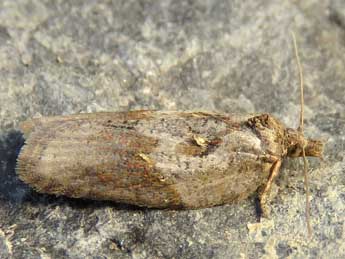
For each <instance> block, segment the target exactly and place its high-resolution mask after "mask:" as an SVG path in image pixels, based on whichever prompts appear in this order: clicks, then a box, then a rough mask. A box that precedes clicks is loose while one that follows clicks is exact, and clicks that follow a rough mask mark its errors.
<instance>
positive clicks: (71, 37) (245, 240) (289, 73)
mask: <svg viewBox="0 0 345 259" xmlns="http://www.w3.org/2000/svg"><path fill="white" fill-rule="evenodd" d="M290 30H293V31H294V32H295V33H296V35H297V40H298V43H299V48H300V56H301V61H302V64H303V67H304V74H305V117H306V126H305V127H306V133H305V134H306V135H308V136H313V137H315V138H318V139H322V140H324V141H325V143H326V148H325V153H324V161H318V160H317V159H309V161H310V163H311V168H312V171H311V175H310V188H311V196H312V203H311V213H312V220H311V222H312V227H313V231H314V232H313V237H312V239H310V240H309V239H308V238H307V233H306V223H305V213H304V211H305V204H304V201H305V193H304V189H303V174H302V164H301V161H300V160H298V159H297V160H296V159H295V160H293V159H288V160H286V161H285V163H284V165H283V168H282V170H281V174H280V177H279V179H278V181H277V182H276V184H275V185H274V187H273V191H272V195H271V196H272V201H271V206H270V207H271V218H270V219H265V220H263V221H261V222H258V219H257V216H256V213H255V204H254V203H255V202H254V200H255V199H254V196H253V197H251V198H250V199H248V200H245V201H243V202H241V203H238V204H230V205H225V206H219V207H215V208H208V209H200V210H192V211H173V210H148V209H140V208H135V207H131V206H126V205H119V204H115V203H111V202H95V201H87V200H76V199H68V198H64V197H55V196H49V195H44V194H38V193H36V192H34V191H33V190H32V189H30V188H29V187H28V186H26V185H25V184H23V183H21V182H20V180H19V179H18V178H17V176H16V174H15V163H16V156H17V154H18V152H19V150H20V147H21V146H22V144H23V138H22V136H21V134H20V132H19V131H18V123H19V122H20V121H23V120H25V119H26V118H30V117H33V116H36V115H55V114H71V113H79V112H94V111H123V110H133V109H158V110H207V111H216V112H222V113H228V112H254V111H255V112H269V113H271V114H273V115H275V116H276V117H277V118H279V119H280V120H282V121H283V122H284V123H285V124H286V125H287V126H289V127H297V126H298V116H299V90H298V71H297V66H296V60H295V58H294V56H293V48H292V41H291V37H290V34H289V31H290ZM344 84H345V2H344V1H340V0H339V1H331V0H325V1H316V0H305V1H297V0H296V1H288V0H285V1H284V0H282V1H249V0H248V1H242V0H236V1H225V0H219V1H215V0H208V1H186V0H182V1H174V0H170V1H169V0H164V1H136V0H123V1H106V0H104V1H93V0H87V1H81V0H77V1H67V0H65V1H63V0H56V1H50V0H45V1H39V0H23V1H21V0H17V1H13V0H1V1H0V134H1V137H0V162H1V166H0V258H286V257H289V258H344V257H345V223H344V218H345V151H344V145H345V136H344V134H345V106H344V103H345V97H344V94H345V91H344V89H345V86H344Z"/></svg>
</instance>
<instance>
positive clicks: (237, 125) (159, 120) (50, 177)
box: [17, 111, 272, 208]
mask: <svg viewBox="0 0 345 259" xmlns="http://www.w3.org/2000/svg"><path fill="white" fill-rule="evenodd" d="M252 117H253V115H245V116H238V115H231V116H230V115H229V116H224V115H219V114H211V113H202V112H155V111H134V112H118V113H94V114H78V115H70V116H57V117H46V118H40V119H34V120H31V121H28V122H26V123H24V124H23V125H22V129H23V131H24V133H25V134H26V135H27V136H28V138H27V140H26V145H25V146H24V148H23V150H22V152H21V153H20V156H19V158H18V168H17V169H18V170H17V171H18V173H19V176H20V178H21V179H22V180H24V181H25V182H27V183H29V184H30V185H32V186H33V187H34V188H35V189H36V190H38V191H40V192H45V193H52V194H59V195H66V196H69V197H83V198H91V199H101V200H114V201H117V202H124V203H130V204H135V205H139V206H147V207H170V208H172V207H188V208H198V207H207V206H213V205H218V204H222V203H227V202H231V201H234V200H239V199H242V198H245V197H246V196H248V195H249V194H250V193H252V192H253V191H255V190H256V189H257V188H258V186H260V185H261V184H262V183H263V182H264V181H265V180H266V179H267V176H268V174H269V169H270V167H271V165H272V161H264V162H263V160H262V159H261V158H262V157H263V156H264V155H265V154H266V153H265V150H264V149H263V146H264V145H263V143H262V139H260V137H259V135H258V134H257V132H255V131H254V130H253V128H252V127H251V126H250V124H248V119H250V118H252Z"/></svg>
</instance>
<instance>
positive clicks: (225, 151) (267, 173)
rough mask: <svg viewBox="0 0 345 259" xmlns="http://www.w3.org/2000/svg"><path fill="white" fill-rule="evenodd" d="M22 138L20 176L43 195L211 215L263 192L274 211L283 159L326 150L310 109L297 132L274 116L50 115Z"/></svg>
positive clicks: (30, 124)
mask: <svg viewBox="0 0 345 259" xmlns="http://www.w3.org/2000/svg"><path fill="white" fill-rule="evenodd" d="M296 53H297V49H296ZM298 64H299V66H300V63H299V59H298ZM300 72H301V69H300ZM300 75H301V78H302V74H300ZM301 100H302V101H303V82H302V79H301ZM21 130H22V131H23V132H24V134H25V137H26V144H25V146H24V147H23V149H22V151H21V153H20V155H19V157H18V164H17V172H18V174H19V177H20V179H22V180H23V181H24V182H26V183H28V184H29V185H31V186H32V187H34V188H35V189H36V190H37V191H39V192H42V193H50V194H56V195H65V196H68V197H75V198H79V197H82V198H89V199H96V200H112V201H116V202H123V203H128V204H134V205H138V206H145V207H152V208H203V207H211V206H215V205H221V204H226V203H231V202H234V201H239V200H242V199H245V198H247V197H248V196H249V195H251V194H252V193H254V192H255V191H257V190H259V197H260V205H261V208H262V210H263V212H264V213H265V212H266V209H265V204H266V203H267V198H268V194H269V190H270V188H271V185H272V182H273V180H274V178H275V177H276V176H277V175H278V172H279V169H280V166H281V164H282V160H283V159H284V158H286V157H304V158H305V156H313V157H321V156H322V150H323V144H322V142H321V141H319V140H313V139H308V140H307V139H305V138H304V135H303V103H302V112H301V125H300V128H299V129H297V130H294V129H290V128H286V127H285V126H284V125H283V124H282V123H281V122H279V121H278V120H277V119H275V118H274V117H273V116H271V115H269V114H246V115H236V114H217V113H207V112H164V111H130V112H109V113H90V114H76V115H69V116H56V117H42V118H37V119H32V120H28V121H26V122H24V123H22V124H21Z"/></svg>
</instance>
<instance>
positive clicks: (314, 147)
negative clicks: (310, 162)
mask: <svg viewBox="0 0 345 259" xmlns="http://www.w3.org/2000/svg"><path fill="white" fill-rule="evenodd" d="M286 147H287V156H289V157H303V147H304V151H305V155H306V156H312V157H319V158H322V152H323V143H322V142H321V141H320V140H315V139H306V138H304V136H303V134H301V132H300V130H296V129H287V130H286Z"/></svg>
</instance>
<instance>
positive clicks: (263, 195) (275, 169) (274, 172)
mask: <svg viewBox="0 0 345 259" xmlns="http://www.w3.org/2000/svg"><path fill="white" fill-rule="evenodd" d="M281 164H282V161H281V159H277V160H276V161H275V162H274V164H273V165H272V167H271V170H270V176H269V177H268V179H267V182H266V185H265V186H264V188H263V189H262V190H261V192H260V194H259V199H260V209H261V211H262V215H263V216H264V217H267V216H268V214H269V213H268V208H267V202H268V198H269V194H270V191H271V187H272V183H273V181H274V179H275V178H276V177H277V176H278V174H279V169H280V166H281Z"/></svg>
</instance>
